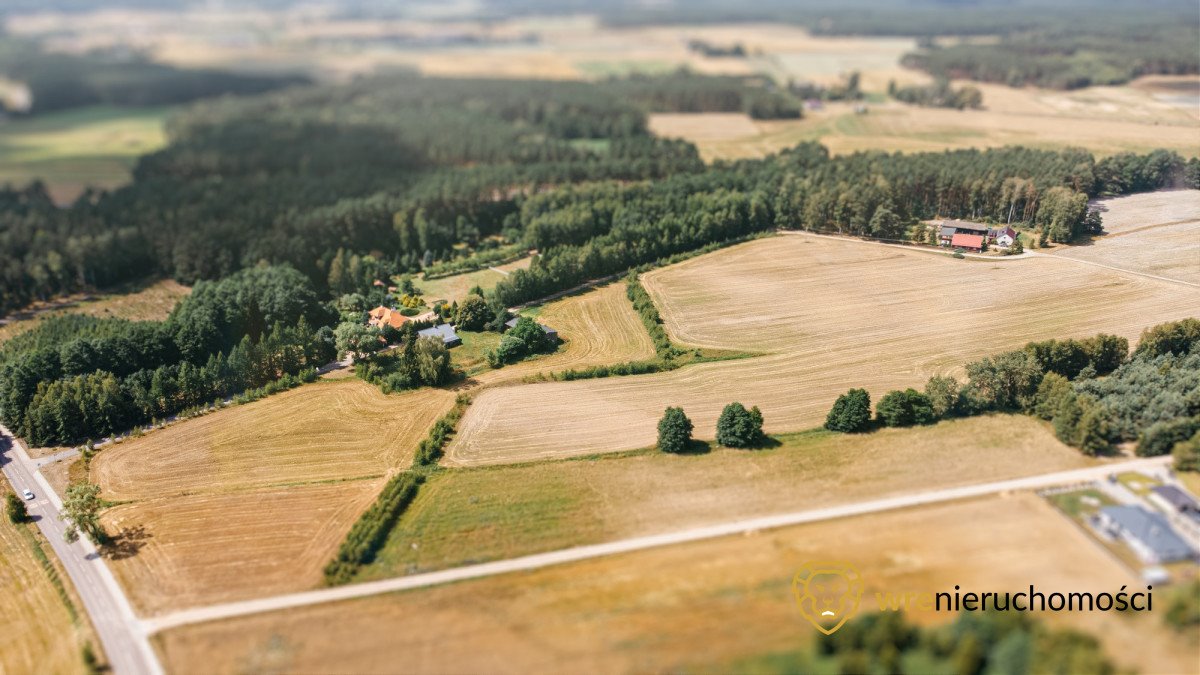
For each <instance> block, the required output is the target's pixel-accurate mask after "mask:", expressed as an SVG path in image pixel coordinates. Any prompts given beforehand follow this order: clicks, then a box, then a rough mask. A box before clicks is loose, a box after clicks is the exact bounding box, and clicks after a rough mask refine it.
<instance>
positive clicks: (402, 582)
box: [141, 457, 1171, 635]
mask: <svg viewBox="0 0 1200 675" xmlns="http://www.w3.org/2000/svg"><path fill="white" fill-rule="evenodd" d="M1170 459H1171V458H1170V457H1154V458H1147V459H1138V460H1131V461H1127V462H1121V463H1117V464H1102V465H1099V466H1092V467H1085V468H1082V469H1070V470H1067V471H1058V472H1053V473H1048V474H1040V475H1035V476H1026V477H1023V478H1014V479H1009V480H1003V481H997V482H992V483H977V484H974V485H966V486H959V487H953V488H945V489H941V490H934V491H930V492H920V493H915V494H908V495H900V496H895V497H885V498H882V499H874V500H869V501H865V502H856V503H852V504H842V505H838V506H831V507H827V508H819V509H809V510H805V511H796V512H791V513H783V514H776V515H770V516H759V517H756V518H749V519H743V520H737V521H732V522H726V523H719V524H716V525H707V526H702V527H696V528H690V529H686V530H680V531H676V532H667V533H662V534H653V535H645V536H641V537H633V538H630V539H623V540H618V541H612V542H606V543H601V544H589V545H585V546H576V547H571V548H566V549H561V550H558V551H549V552H545V553H537V554H533V555H528V556H521V557H518V558H511V559H508V560H496V561H492V562H487V563H480V564H475V565H465V566H462V567H455V568H451V569H446V570H439V571H436V572H426V573H423V574H414V575H411V576H406V577H396V578H392V579H383V580H380V581H371V582H364V583H359V584H350V585H347V586H339V587H336V588H324V589H318V590H312V591H304V592H300V593H290V594H285V595H278V596H273V597H267V598H258V599H254V600H244V601H240V602H231V603H224V604H219V605H210V606H207V607H196V608H192V609H187V610H182V611H179V612H175V613H172V614H165V615H161V616H157V617H151V618H147V619H142V620H141V624H142V630H143V631H144V633H145V634H146V635H153V634H155V633H159V632H162V631H165V630H169V629H172V628H179V627H181V626H186V625H189V624H195V623H204V622H208V621H216V620H220V619H231V618H236V617H241V616H249V615H253V614H261V613H265V612H272V611H278V610H285V609H294V608H298V607H305V606H308V605H315V604H322V603H326V602H336V601H341V600H352V599H356V598H364V597H369V596H372V595H378V594H382V593H393V592H397V591H406V590H413V589H418V588H425V587H429V586H438V585H442V584H448V583H454V582H458V581H467V580H470V579H479V578H483V577H489V576H495V575H500V574H509V573H513V572H528V571H533V570H537V569H541V568H544V567H550V566H553V565H561V564H565V563H572V562H580V561H584V560H590V559H593V558H601V557H607V556H611V555H617V554H622V553H632V552H635V551H642V550H646V549H652V548H658V547H662V546H672V545H676V544H685V543H691V542H697V541H704V540H707V539H715V538H719V537H725V536H730V535H736V534H747V533H754V532H757V531H760V530H772V529H777V528H781V527H788V526H792V525H802V524H806V523H812V522H819V521H823V520H833V519H838V518H847V517H851V516H860V515H866V514H871V513H878V512H881V511H890V510H894V509H903V508H910V507H914V506H925V505H930V504H938V503H944V502H950V501H958V500H961V499H968V498H972V497H981V496H987V495H993V494H999V493H1005V492H1013V491H1017V490H1038V489H1042V488H1046V487H1050V486H1053V485H1058V484H1060V483H1070V482H1077V481H1086V480H1096V479H1100V478H1103V477H1104V476H1107V475H1108V474H1110V473H1114V472H1119V471H1127V470H1136V469H1146V468H1149V467H1158V466H1160V465H1162V464H1165V463H1166V462H1169V461H1170Z"/></svg>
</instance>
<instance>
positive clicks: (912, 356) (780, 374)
mask: <svg viewBox="0 0 1200 675" xmlns="http://www.w3.org/2000/svg"><path fill="white" fill-rule="evenodd" d="M644 282H645V285H646V287H647V289H648V290H649V291H650V293H651V295H652V296H653V297H654V299H655V301H656V302H657V303H658V306H659V309H660V311H661V312H662V315H663V318H664V320H665V322H666V326H667V330H668V332H669V333H670V334H671V336H672V338H673V339H674V340H676V341H678V342H682V343H686V344H692V345H698V346H703V347H715V348H720V349H731V350H750V351H761V352H768V354H767V355H765V356H761V357H757V358H753V359H743V360H738V361H726V362H718V363H703V364H699V365H695V366H688V367H685V368H681V369H678V370H675V371H671V372H668V373H657V374H653V375H641V376H634V377H613V378H607V379H598V380H587V381H576V382H549V383H538V384H528V385H522V386H518V387H505V388H501V389H493V390H488V391H484V392H482V393H480V394H479V395H478V396H477V397H476V400H475V403H474V404H473V405H472V406H471V408H470V409H469V410H468V411H467V414H466V416H465V417H464V419H463V421H462V422H461V423H460V425H459V433H458V435H457V437H456V438H455V439H454V441H453V442H452V443H451V444H450V445H449V447H448V449H447V461H448V463H450V464H458V465H480V464H497V463H505V462H517V461H527V460H533V459H546V458H552V457H571V456H578V455H586V454H590V453H596V452H610V451H616V450H631V449H635V448H640V447H646V446H650V445H653V444H654V442H655V438H656V432H655V429H656V425H657V423H658V419H659V417H660V416H661V415H662V411H663V409H664V408H666V407H667V406H674V405H682V406H683V408H684V410H685V411H686V412H687V414H688V415H689V416H690V417H691V418H692V420H693V421H694V422H695V424H696V430H697V431H696V433H697V436H698V437H700V438H711V437H712V435H713V429H714V426H715V423H716V418H717V415H718V414H719V413H720V411H721V408H722V407H724V406H725V405H726V404H727V403H729V402H730V401H740V402H742V403H744V404H745V405H747V406H749V405H757V406H759V407H760V408H761V409H762V411H763V414H764V416H765V418H766V425H765V428H766V430H767V431H768V432H774V433H778V432H784V431H795V430H799V429H805V428H810V427H813V426H816V425H819V424H820V423H821V422H822V421H823V420H824V418H825V414H826V412H827V411H828V409H829V406H830V404H831V403H832V402H833V400H834V399H835V398H836V397H837V396H838V395H839V394H841V393H843V392H845V391H846V390H847V389H849V388H851V387H865V388H867V389H868V390H869V391H870V392H871V394H872V396H873V397H875V398H876V399H877V398H878V397H879V396H881V395H882V394H883V393H885V392H886V391H887V390H889V389H895V388H903V387H921V386H923V385H924V383H925V381H926V380H927V379H928V378H929V376H930V375H935V374H945V373H959V372H961V368H962V366H963V365H964V364H965V363H967V362H968V361H971V360H974V359H978V358H982V357H984V356H987V355H989V354H993V353H996V352H999V351H1003V350H1006V349H1013V348H1017V347H1020V346H1021V345H1023V344H1025V343H1026V342H1028V341H1030V340H1039V339H1048V338H1056V337H1081V336H1089V335H1094V334H1096V333H1100V332H1107V333H1114V334H1118V335H1122V336H1125V337H1127V338H1129V339H1131V340H1135V339H1136V338H1137V337H1138V336H1139V335H1140V334H1141V331H1142V330H1144V329H1145V328H1147V327H1149V326H1153V325H1155V324H1157V323H1161V322H1163V321H1168V320H1176V319H1181V318H1184V317H1187V316H1190V315H1194V314H1195V313H1196V307H1200V289H1196V288H1192V287H1189V286H1185V285H1181V284H1176V283H1171V282H1167V281H1159V280H1155V279H1149V278H1146V277H1143V276H1137V275H1131V274H1125V273H1121V272H1116V271H1112V270H1108V269H1103V268H1099V267H1093V266H1089V265H1081V264H1079V263H1077V262H1074V261H1069V260H1062V259H1059V258H1055V257H1052V256H1040V257H1033V258H1027V259H1020V260H997V261H994V262H993V261H980V260H970V259H968V260H955V259H953V258H951V257H949V256H944V255H931V254H929V253H924V252H919V251H908V250H904V249H900V248H895V247H888V246H881V245H877V244H873V243H867V242H859V241H853V240H846V239H839V238H832V237H818V236H811V235H805V234H790V235H781V236H776V237H771V238H768V239H760V240H757V241H753V242H749V243H746V244H742V245H739V246H734V247H731V248H727V249H723V250H721V251H717V252H715V253H711V254H709V255H705V256H701V257H698V258H693V259H691V260H689V261H686V262H683V263H680V264H678V265H674V266H671V267H668V268H664V269H660V270H656V271H653V272H651V273H648V274H646V275H645V276H644ZM1080 298H1085V299H1086V300H1084V301H1081V300H1080ZM614 431H616V433H614Z"/></svg>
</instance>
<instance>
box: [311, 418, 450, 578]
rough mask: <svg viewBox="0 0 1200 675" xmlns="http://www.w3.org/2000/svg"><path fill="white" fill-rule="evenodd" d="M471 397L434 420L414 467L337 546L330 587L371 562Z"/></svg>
mask: <svg viewBox="0 0 1200 675" xmlns="http://www.w3.org/2000/svg"><path fill="white" fill-rule="evenodd" d="M470 404H471V399H470V398H469V397H467V396H459V397H458V398H457V399H456V400H455V401H454V407H453V408H451V410H450V412H448V413H446V414H445V415H443V416H442V418H441V419H439V420H438V421H437V422H435V423H434V425H433V428H431V429H430V430H429V435H428V436H427V437H426V438H425V439H424V440H422V441H421V444H420V445H418V446H417V452H416V455H415V456H414V457H413V464H412V469H411V470H409V471H405V472H403V473H400V474H397V475H396V476H394V477H393V478H392V479H391V480H389V481H388V483H387V485H386V486H384V488H383V492H381V493H379V497H378V498H377V499H376V500H375V503H374V504H372V505H371V508H369V509H367V511H366V513H364V514H363V515H362V517H361V518H359V519H358V522H356V523H354V526H353V527H351V528H350V532H349V533H347V534H346V539H345V540H344V541H343V542H342V545H341V546H340V547H339V548H338V552H337V555H336V556H335V557H334V559H333V560H332V561H330V563H329V564H328V565H326V566H325V583H326V584H328V585H330V586H336V585H338V584H344V583H348V582H349V581H351V580H352V579H353V578H354V575H355V574H357V573H358V570H359V569H360V568H362V566H363V565H368V564H370V563H371V562H372V561H373V560H374V559H375V554H376V553H378V552H379V549H380V548H381V547H382V546H383V544H384V542H385V541H387V537H388V533H390V532H391V531H392V527H394V526H395V524H396V521H397V520H399V519H400V516H402V515H403V514H404V511H405V509H407V508H408V505H409V504H411V503H412V501H413V500H414V499H416V496H417V492H418V490H419V489H420V487H421V484H422V483H423V482H424V481H425V473H426V472H427V471H428V469H430V468H432V467H434V466H436V465H437V461H438V459H440V458H441V456H442V448H443V447H445V445H446V442H447V441H449V440H450V436H451V434H453V433H454V428H455V426H456V425H457V424H458V421H459V420H460V419H462V416H463V413H465V412H466V410H467V406H469V405H470Z"/></svg>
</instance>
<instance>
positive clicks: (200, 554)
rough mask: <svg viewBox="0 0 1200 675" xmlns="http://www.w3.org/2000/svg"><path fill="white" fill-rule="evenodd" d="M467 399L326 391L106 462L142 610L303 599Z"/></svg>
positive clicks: (127, 566) (100, 464)
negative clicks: (381, 495)
mask: <svg viewBox="0 0 1200 675" xmlns="http://www.w3.org/2000/svg"><path fill="white" fill-rule="evenodd" d="M453 400H454V394H453V393H451V392H448V391H443V390H435V389H428V390H421V391H416V392H409V393H405V394H400V395H393V396H385V395H384V394H382V393H381V392H380V391H379V389H378V388H377V387H373V386H371V385H369V384H367V383H365V382H362V381H361V380H357V379H345V380H330V381H321V382H317V383H313V384H308V385H304V386H302V387H299V388H297V389H293V390H291V391H287V392H283V393H280V394H276V395H274V396H271V397H268V398H266V399H263V400H261V401H256V402H254V403H249V404H246V405H241V406H234V407H231V408H226V409H223V410H220V411H218V412H215V413H211V414H209V415H206V416H204V417H200V418H196V419H192V420H187V421H184V422H180V423H177V424H174V425H171V426H169V427H167V428H165V429H161V430H158V431H154V432H152V433H150V434H148V435H146V436H143V437H141V438H138V439H134V440H129V441H125V442H123V443H121V444H118V445H115V446H112V447H107V448H105V449H103V450H102V451H101V452H100V453H99V454H98V455H97V456H96V458H95V459H94V460H93V462H92V465H91V479H92V481H93V482H95V483H97V484H99V485H100V486H101V488H102V493H101V494H102V496H103V497H104V498H105V499H109V500H112V501H122V502H125V501H127V502H129V503H127V504H121V505H119V506H116V507H114V508H111V509H108V510H106V511H105V512H104V514H103V519H104V523H105V525H106V527H107V528H108V529H109V531H110V532H112V533H114V534H116V535H117V536H118V538H119V540H120V544H119V549H120V552H119V553H118V554H117V555H116V556H114V559H113V561H112V566H113V570H114V572H115V573H116V574H117V576H118V577H119V578H120V579H121V580H122V581H123V582H124V583H125V587H126V589H127V591H128V592H129V593H130V595H131V597H132V599H133V601H134V603H135V605H136V606H137V607H138V609H139V611H141V612H144V613H157V612H161V611H167V610H175V609H181V608H182V607H186V606H190V605H195V604H207V603H211V602H220V601H224V600H232V599H241V598H246V597H254V596H257V595H265V594H270V593H274V592H286V591H296V590H304V589H307V588H311V587H313V586H316V585H318V584H319V583H320V580H321V568H322V567H323V566H324V565H325V563H326V562H328V561H329V559H330V557H332V555H333V553H334V551H335V550H336V549H337V546H338V544H339V543H340V542H341V540H342V537H344V536H345V533H346V531H347V530H348V529H349V527H350V525H351V524H352V523H353V522H354V520H355V519H356V518H357V517H358V515H359V514H360V513H362V511H363V510H364V509H365V508H366V507H367V505H368V504H370V503H371V501H372V500H373V499H374V498H375V496H376V495H377V494H378V492H379V489H380V488H381V486H382V485H383V482H384V480H385V476H386V475H387V474H389V473H390V472H392V471H394V470H396V469H399V468H403V467H406V466H407V465H408V464H409V462H410V461H411V457H412V452H413V450H414V448H415V447H416V445H417V443H418V442H419V441H420V439H421V438H422V437H424V435H425V433H426V432H427V430H428V428H429V427H430V426H431V425H432V424H433V422H434V420H436V419H437V418H438V417H439V416H441V415H442V414H444V413H445V412H446V411H447V410H449V408H450V407H451V405H453Z"/></svg>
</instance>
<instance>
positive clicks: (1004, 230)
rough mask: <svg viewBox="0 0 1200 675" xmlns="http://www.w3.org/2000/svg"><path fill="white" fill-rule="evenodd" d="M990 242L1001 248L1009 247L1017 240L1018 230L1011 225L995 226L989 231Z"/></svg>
mask: <svg viewBox="0 0 1200 675" xmlns="http://www.w3.org/2000/svg"><path fill="white" fill-rule="evenodd" d="M987 238H988V243H991V244H995V245H996V246H997V247H999V248H1008V247H1009V246H1012V245H1013V242H1015V241H1016V240H1017V231H1016V230H1014V229H1012V228H1011V227H993V228H990V229H989V230H988V232H987Z"/></svg>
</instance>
